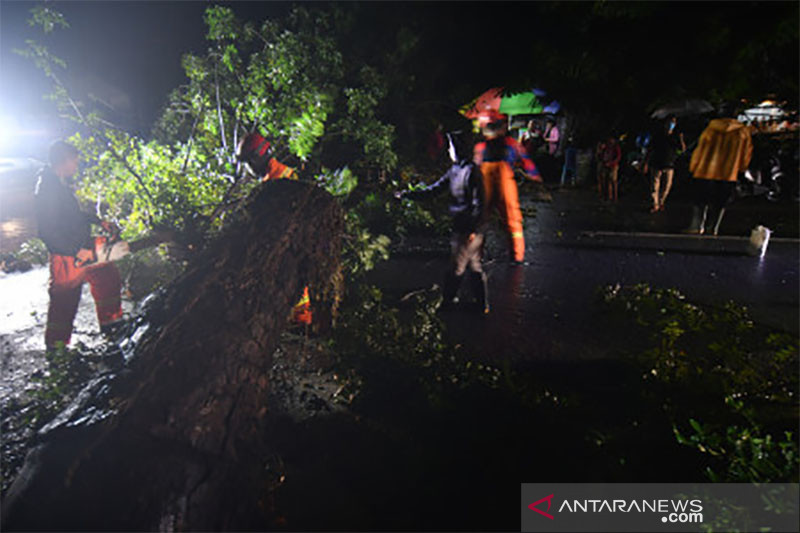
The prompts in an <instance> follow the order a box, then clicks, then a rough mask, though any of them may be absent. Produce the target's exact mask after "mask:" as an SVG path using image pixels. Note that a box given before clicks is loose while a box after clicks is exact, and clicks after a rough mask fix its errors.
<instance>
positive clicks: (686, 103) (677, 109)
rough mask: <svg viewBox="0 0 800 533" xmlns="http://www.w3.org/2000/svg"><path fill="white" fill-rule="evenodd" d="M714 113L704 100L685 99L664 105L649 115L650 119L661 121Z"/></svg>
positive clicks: (712, 107) (711, 106) (712, 108)
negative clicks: (673, 116)
mask: <svg viewBox="0 0 800 533" xmlns="http://www.w3.org/2000/svg"><path fill="white" fill-rule="evenodd" d="M711 111H714V106H713V105H711V104H709V103H708V102H706V101H705V100H699V99H697V98H687V99H684V100H676V101H674V102H670V103H668V104H665V105H663V106H661V107H659V108H658V109H656V110H655V111H653V112H652V113H651V114H650V117H651V118H656V119H662V118H667V117H668V116H670V115H675V116H676V117H685V116H687V115H702V114H703V113H709V112H711Z"/></svg>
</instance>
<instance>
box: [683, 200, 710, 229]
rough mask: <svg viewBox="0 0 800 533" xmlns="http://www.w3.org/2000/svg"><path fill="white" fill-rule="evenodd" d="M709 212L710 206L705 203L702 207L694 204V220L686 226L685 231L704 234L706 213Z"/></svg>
mask: <svg viewBox="0 0 800 533" xmlns="http://www.w3.org/2000/svg"><path fill="white" fill-rule="evenodd" d="M707 214H708V206H707V205H704V206H703V207H702V208H701V207H700V206H698V205H694V206H692V222H691V223H690V224H689V227H688V228H686V230H685V231H684V233H693V234H698V235H702V234H703V231H705V227H706V215H707Z"/></svg>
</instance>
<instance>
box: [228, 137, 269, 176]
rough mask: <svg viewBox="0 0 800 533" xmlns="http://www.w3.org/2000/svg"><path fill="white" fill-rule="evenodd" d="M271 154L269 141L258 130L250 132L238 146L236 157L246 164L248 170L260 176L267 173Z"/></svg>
mask: <svg viewBox="0 0 800 533" xmlns="http://www.w3.org/2000/svg"><path fill="white" fill-rule="evenodd" d="M271 154H272V150H270V143H269V141H267V139H265V138H264V136H263V135H261V134H260V133H258V132H253V133H250V134H248V135H247V136H246V137H245V138H244V139H242V140H241V142H240V143H239V146H237V147H236V159H238V160H239V161H241V162H242V163H243V164H244V168H245V170H246V171H247V172H249V173H250V174H252V175H254V176H258V177H262V176H264V175H265V174H266V173H267V170H268V168H267V165H268V160H269V159H270V156H271Z"/></svg>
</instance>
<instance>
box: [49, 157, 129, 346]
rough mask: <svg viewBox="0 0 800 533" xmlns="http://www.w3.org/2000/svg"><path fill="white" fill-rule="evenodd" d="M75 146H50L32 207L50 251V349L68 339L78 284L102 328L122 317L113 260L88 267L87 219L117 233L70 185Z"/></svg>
mask: <svg viewBox="0 0 800 533" xmlns="http://www.w3.org/2000/svg"><path fill="white" fill-rule="evenodd" d="M79 155H80V154H79V152H78V149H77V148H75V147H74V146H72V145H71V144H67V143H66V142H64V141H56V142H55V143H54V144H53V145H52V146H51V147H50V153H49V162H50V164H49V166H47V167H45V168H44V169H43V170H42V172H41V173H40V174H39V178H38V181H37V183H36V192H35V203H34V209H35V211H36V221H37V224H38V227H39V237H40V238H41V239H42V241H44V244H45V246H46V247H47V251H48V252H49V253H50V260H49V264H50V282H49V288H48V293H49V295H50V303H49V306H48V308H47V325H46V326H45V333H44V339H45V346H46V347H47V349H48V350H52V349H54V348H56V347H58V345H59V344H63V345H67V344H69V341H70V338H71V336H72V324H73V322H74V320H75V314H76V313H77V311H78V304H79V303H80V298H81V289H82V287H83V283H84V282H87V281H88V282H89V285H90V287H91V291H92V297H93V298H94V303H95V310H96V312H97V321H98V322H99V324H100V330H101V331H103V332H109V331H111V330H113V328H114V327H115V326H116V324H118V323H119V322H120V321H121V319H122V302H121V297H120V291H121V289H122V280H121V279H120V275H119V270H117V267H116V266H115V265H114V263H113V262H105V263H99V264H94V265H91V264H89V265H88V266H84V265H86V264H87V263H93V262H94V261H96V259H97V258H96V257H95V240H96V239H103V237H97V238H92V236H91V224H97V225H101V226H103V228H104V229H106V230H107V231H111V232H112V233H117V232H118V230H117V229H116V228H115V227H114V226H113V225H112V224H110V223H107V222H102V221H101V220H100V219H99V218H97V217H96V216H94V215H92V214H90V213H85V212H83V211H81V209H80V206H79V205H78V200H77V199H76V198H75V196H74V195H73V194H72V191H71V190H70V189H69V187H68V185H69V182H70V180H71V179H72V178H73V177H74V176H75V174H77V172H78V160H79Z"/></svg>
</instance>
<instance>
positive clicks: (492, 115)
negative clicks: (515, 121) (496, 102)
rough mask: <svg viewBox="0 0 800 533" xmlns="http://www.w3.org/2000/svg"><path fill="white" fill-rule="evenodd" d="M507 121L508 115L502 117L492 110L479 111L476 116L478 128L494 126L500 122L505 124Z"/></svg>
mask: <svg viewBox="0 0 800 533" xmlns="http://www.w3.org/2000/svg"><path fill="white" fill-rule="evenodd" d="M507 120H508V115H504V114H502V113H500V112H498V111H495V110H494V109H487V110H486V111H481V112H480V114H478V125H479V126H480V127H483V126H486V125H489V124H491V125H496V124H497V123H501V122H502V123H503V124H505V122H506V121H507Z"/></svg>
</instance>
